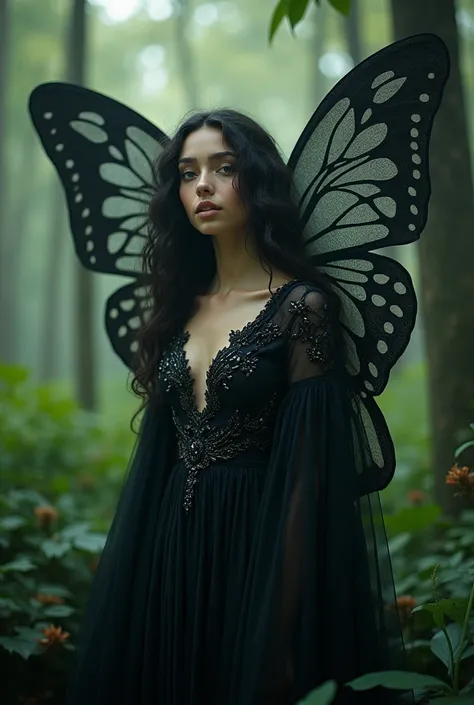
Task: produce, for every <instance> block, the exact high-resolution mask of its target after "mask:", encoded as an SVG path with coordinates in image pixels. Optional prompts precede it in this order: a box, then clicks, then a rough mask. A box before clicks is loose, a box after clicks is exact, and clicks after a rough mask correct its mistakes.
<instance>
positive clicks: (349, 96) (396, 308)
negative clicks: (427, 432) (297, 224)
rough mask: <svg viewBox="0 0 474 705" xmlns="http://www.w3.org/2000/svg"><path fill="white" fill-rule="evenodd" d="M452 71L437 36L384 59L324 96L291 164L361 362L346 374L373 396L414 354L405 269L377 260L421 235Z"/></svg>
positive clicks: (383, 54) (388, 52) (403, 44)
mask: <svg viewBox="0 0 474 705" xmlns="http://www.w3.org/2000/svg"><path fill="white" fill-rule="evenodd" d="M448 70H449V60H448V54H447V51H446V48H445V46H444V44H443V42H442V41H441V40H440V39H439V38H438V37H436V36H435V35H431V34H423V35H417V36H415V37H409V38H407V39H404V40H402V41H400V42H396V43H395V44H392V45H390V46H389V47H386V48H385V49H382V50H381V51H379V52H377V53H376V54H374V55H373V56H371V57H369V58H368V59H366V60H365V61H364V62H362V63H361V64H359V65H358V66H357V67H356V68H354V69H353V70H352V71H351V72H350V73H349V74H347V75H346V76H345V77H344V78H343V79H342V80H341V81H340V82H339V83H338V84H337V85H336V86H335V87H334V88H333V90H332V91H331V92H330V93H329V94H328V95H327V96H326V98H325V99H324V100H323V101H322V103H321V105H320V106H319V107H318V109H317V110H316V112H315V113H314V115H313V116H312V118H311V119H310V121H309V123H308V125H307V127H306V128H305V130H304V132H303V134H302V135H301V137H300V139H299V140H298V143H297V144H296V146H295V149H294V151H293V153H292V155H291V157H290V161H289V165H290V167H291V168H292V170H293V173H294V182H295V190H296V196H297V198H298V202H299V204H300V211H301V215H302V219H303V224H304V228H305V230H304V234H305V239H306V244H307V251H308V252H309V253H310V255H311V257H312V259H313V261H314V263H315V265H316V266H318V267H321V268H322V269H324V271H326V272H327V273H329V274H330V277H331V281H332V284H333V286H334V288H335V289H336V290H337V293H339V294H340V295H341V301H342V323H343V325H344V329H345V332H346V336H347V338H350V342H349V345H350V347H351V348H352V350H354V349H355V350H356V353H357V355H356V356H355V355H354V354H353V355H352V360H353V361H354V359H355V357H357V364H356V365H354V364H351V365H350V369H349V371H350V373H351V374H352V375H353V376H355V377H356V380H355V381H356V382H357V383H358V385H359V387H360V388H362V389H364V388H365V389H366V390H368V391H369V392H370V393H372V394H380V392H381V391H382V390H383V388H384V387H385V384H386V382H387V380H388V376H389V373H390V369H391V367H393V364H394V363H395V361H396V360H397V358H398V357H399V356H400V354H401V353H402V352H403V350H404V349H405V348H406V345H407V344H408V341H409V338H410V334H411V331H412V329H413V326H414V322H415V313H416V301H415V294H414V291H413V287H412V285H411V281H410V277H409V274H408V273H407V272H406V271H405V269H404V268H403V267H402V266H401V265H400V264H398V263H396V262H393V261H392V260H390V259H389V258H383V257H378V256H377V255H375V254H374V253H372V252H371V251H372V250H374V249H380V248H383V247H387V246H392V245H400V244H406V243H409V242H412V241H414V240H416V239H417V238H418V237H419V236H420V233H421V232H422V230H423V228H424V226H425V223H426V219H427V213H428V201H429V196H430V179H429V168H428V148H429V140H430V135H431V129H432V124H433V119H434V116H435V113H436V111H437V109H438V106H439V104H440V101H441V96H442V91H443V88H444V85H445V83H446V80H447V76H448ZM351 277H352V282H351V281H348V279H349V280H350V279H351ZM391 326H393V327H394V329H393V332H392V333H390V334H389V333H388V332H387V328H391ZM380 341H384V342H383V343H381V342H380ZM385 345H388V348H389V349H388V350H387V351H385V352H383V350H385Z"/></svg>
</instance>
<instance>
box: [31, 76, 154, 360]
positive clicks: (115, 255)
mask: <svg viewBox="0 0 474 705" xmlns="http://www.w3.org/2000/svg"><path fill="white" fill-rule="evenodd" d="M29 110H30V115H31V119H32V121H33V125H34V127H35V129H36V131H37V133H38V135H39V137H40V139H41V142H42V145H43V147H44V149H45V151H46V154H47V155H48V157H49V158H50V160H51V161H52V163H53V165H54V167H55V168H56V170H57V172H58V175H59V178H60V180H61V183H62V186H63V188H64V191H65V194H66V200H67V207H68V212H69V220H70V225H71V230H72V234H73V239H74V246H75V249H76V252H77V255H78V257H79V259H80V261H81V263H82V264H83V265H84V267H86V268H87V269H91V270H93V271H96V272H101V273H108V274H120V275H123V276H130V277H133V278H135V279H137V278H138V276H139V255H140V253H141V251H142V249H143V246H144V244H145V240H146V234H147V231H146V227H147V226H146V222H147V218H146V211H147V206H148V203H149V200H150V198H151V196H152V194H153V191H154V181H155V176H154V170H153V164H154V162H155V160H156V158H157V157H158V156H159V154H160V153H161V151H162V149H163V147H164V145H165V144H166V143H167V141H168V137H167V136H166V135H165V134H164V133H163V132H161V130H159V129H158V128H157V127H155V126H154V125H152V124H151V123H150V122H148V120H146V119H145V118H143V117H142V116H141V115H139V114H138V113H136V112H134V111H133V110H131V109H130V108H128V107H126V106H125V105H123V104H121V103H119V102H117V101H115V100H113V99H111V98H108V97H106V96H104V95H101V94H100V93H97V92H95V91H91V90H88V89H86V88H82V87H80V86H75V85H72V84H67V83H46V84H42V85H40V86H38V87H36V88H35V89H34V90H33V92H32V94H31V96H30V101H29ZM142 285H143V282H142ZM148 303H149V302H147V296H146V294H145V292H144V291H143V289H142V286H141V285H139V283H138V281H137V282H135V283H134V284H130V285H128V286H125V287H122V288H121V289H118V290H117V291H116V292H115V293H114V294H113V295H112V296H111V298H110V299H109V302H108V304H107V310H106V328H107V332H108V334H109V337H110V340H111V343H112V346H113V348H114V350H115V351H116V352H118V354H119V355H120V357H121V358H122V360H124V362H125V363H126V364H127V365H128V366H130V364H131V354H132V350H131V349H130V346H131V345H132V342H133V340H134V336H135V333H134V331H135V330H136V327H137V316H138V315H139V314H140V312H141V310H142V309H143V308H145V309H146V307H147V305H148ZM114 316H115V317H114Z"/></svg>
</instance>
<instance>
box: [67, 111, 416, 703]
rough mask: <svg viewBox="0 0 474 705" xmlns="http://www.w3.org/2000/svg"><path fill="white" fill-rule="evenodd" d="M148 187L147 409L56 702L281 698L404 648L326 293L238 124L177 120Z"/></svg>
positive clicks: (275, 163)
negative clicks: (65, 692) (64, 690)
mask: <svg viewBox="0 0 474 705" xmlns="http://www.w3.org/2000/svg"><path fill="white" fill-rule="evenodd" d="M157 176H158V183H159V184H160V185H159V187H158V188H157V191H156V193H155V195H154V198H153V200H152V202H151V206H150V210H149V222H150V228H149V240H148V243H147V246H146V248H145V252H144V267H145V270H146V271H147V272H148V273H150V274H151V276H152V295H153V304H154V308H153V310H152V312H151V317H150V319H149V321H148V324H147V325H146V327H144V329H143V330H142V331H141V333H140V349H139V365H138V369H137V372H136V376H135V379H134V382H133V387H134V389H135V391H137V392H138V393H139V394H141V396H142V397H143V399H144V403H145V406H146V410H145V415H144V418H143V421H142V425H141V430H140V435H139V439H138V442H137V445H136V449H135V452H134V456H133V459H132V462H131V467H130V471H129V474H128V478H127V481H126V484H125V487H124V490H123V492H122V495H121V498H120V501H119V504H118V508H117V512H116V516H115V518H114V521H113V525H112V528H111V531H110V534H109V537H108V541H107V545H106V547H105V550H104V553H103V556H102V558H101V561H100V565H99V568H98V571H97V575H96V578H95V581H94V585H93V589H92V594H91V598H90V602H89V606H88V611H87V616H86V620H85V623H84V627H83V632H82V634H81V638H80V647H79V650H78V658H77V665H76V670H75V676H74V678H73V679H72V682H71V687H70V694H69V700H68V702H69V704H70V705H75V704H76V703H77V704H78V705H79V703H81V705H83V704H84V703H87V705H99V704H100V705H112V704H113V705H119V704H120V705H122V704H123V705H125V704H126V705H158V704H159V705H257V704H259V705H260V704H262V703H272V704H273V705H277V704H281V705H283V704H284V705H290V703H295V702H297V701H298V700H299V699H300V698H302V697H303V696H304V695H305V694H306V693H307V692H309V691H310V690H311V689H312V688H314V687H315V686H317V685H318V684H320V683H321V682H324V681H325V680H327V679H330V678H334V679H336V680H337V681H338V682H339V683H340V684H344V683H345V682H347V681H348V680H350V679H351V678H353V677H355V676H357V675H359V674H361V673H366V672H371V671H375V670H380V669H384V668H387V667H389V666H391V665H394V660H393V658H395V657H396V655H397V654H398V655H401V653H402V646H401V640H400V636H399V632H398V629H397V626H398V625H397V618H396V614H395V612H393V611H390V605H391V604H393V602H394V597H393V590H392V582H391V574H390V566H389V562H388V561H387V556H386V555H385V562H384V557H383V555H382V554H381V553H380V546H381V545H384V544H383V542H382V543H379V544H377V541H376V538H377V537H376V535H375V532H376V527H377V526H378V529H377V530H378V532H379V538H380V534H381V535H382V539H383V524H382V523H381V522H380V515H378V516H376V515H377V511H378V509H377V508H378V500H377V498H376V497H374V496H372V497H370V498H368V497H365V498H362V499H360V498H358V491H357V475H358V473H360V472H363V470H364V447H365V439H364V437H363V431H362V424H361V421H360V418H359V416H358V414H357V411H356V409H357V405H354V403H353V402H354V400H355V393H354V392H353V391H352V388H351V384H350V381H349V378H348V375H347V373H346V372H345V369H344V355H345V352H344V347H343V343H342V336H341V334H340V330H339V326H338V300H337V298H336V297H335V296H334V295H333V294H332V292H331V289H330V288H329V287H328V286H327V284H326V282H325V280H324V278H323V277H322V275H320V274H318V273H317V271H316V270H315V268H314V266H312V264H311V262H310V261H309V259H307V258H306V256H305V254H304V248H303V240H302V227H301V224H300V222H299V218H298V212H297V209H296V207H295V206H294V205H293V201H292V195H291V184H292V180H291V174H290V171H289V169H288V168H287V166H286V165H285V164H284V162H283V161H282V159H281V157H280V155H279V153H278V150H277V148H276V146H275V144H274V141H273V140H272V139H271V138H270V136H269V135H268V134H267V133H266V132H265V131H264V130H263V129H262V128H261V127H260V126H258V125H257V124H256V123H255V122H254V121H253V120H251V119H250V118H248V117H245V116H244V115H241V114H239V113H237V112H234V111H231V110H217V111H211V112H206V113H199V114H196V115H193V116H191V117H190V118H188V119H187V120H185V121H184V123H183V124H182V125H181V126H180V127H179V129H178V131H177V132H176V134H175V136H174V138H173V139H172V140H171V141H170V142H169V144H168V145H167V146H166V147H165V149H164V152H163V154H162V155H161V158H160V160H159V163H158V165H157ZM387 590H388V592H387ZM390 620H393V622H394V623H393V624H390ZM387 697H388V695H387V693H386V692H385V691H384V692H383V693H378V694H377V696H376V702H377V703H378V704H380V705H382V703H384V702H388V701H387V700H386V698H387ZM353 701H356V699H355V695H354V694H353V693H352V691H350V690H349V689H347V688H346V689H343V690H342V691H341V692H340V694H339V699H338V701H337V702H338V703H346V702H347V703H348V702H353ZM357 702H359V701H357ZM362 702H364V703H367V702H369V700H368V696H367V694H366V693H365V694H363V696H362Z"/></svg>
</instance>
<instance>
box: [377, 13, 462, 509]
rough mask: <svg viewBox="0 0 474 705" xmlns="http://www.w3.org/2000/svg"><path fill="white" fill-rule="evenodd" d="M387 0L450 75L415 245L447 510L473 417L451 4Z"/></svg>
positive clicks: (398, 21)
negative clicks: (429, 40)
mask: <svg viewBox="0 0 474 705" xmlns="http://www.w3.org/2000/svg"><path fill="white" fill-rule="evenodd" d="M391 2H392V13H393V23H394V30H395V36H396V38H402V37H405V36H407V35H410V34H416V33H418V32H433V33H434V34H437V35H439V36H440V37H441V38H442V39H443V40H444V42H445V43H446V45H447V47H448V50H449V53H450V56H451V74H450V79H449V81H448V84H447V86H446V89H445V93H444V99H443V102H442V104H441V108H440V110H439V113H438V115H437V117H436V121H435V125H434V132H433V142H432V150H431V154H430V164H431V175H432V182H433V197H432V200H431V204H430V215H429V222H428V224H427V227H426V230H425V232H424V233H423V236H422V238H421V239H420V243H419V248H418V251H419V263H420V277H421V305H422V311H423V317H424V324H425V337H426V354H427V357H428V378H429V394H430V415H431V428H432V435H433V443H432V448H433V467H434V470H435V494H436V498H437V500H438V501H439V502H440V503H441V505H442V506H443V508H444V510H445V511H446V512H448V513H456V512H457V511H459V509H460V508H461V503H460V501H459V499H453V493H452V492H451V491H447V489H449V488H446V485H445V480H444V478H445V476H446V472H447V469H448V468H449V466H450V465H451V462H452V458H453V448H454V446H455V445H456V444H457V442H458V441H460V440H461V436H460V434H461V433H462V431H463V429H466V428H467V426H468V423H469V422H472V421H473V420H474V370H473V364H472V359H473V357H472V351H473V350H474V325H473V323H472V317H473V312H472V302H473V301H474V277H473V273H472V263H473V262H474V238H473V237H472V224H473V222H474V198H473V178H472V171H471V164H470V158H469V142H468V129H467V117H466V106H465V101H464V94H463V86H462V78H461V69H460V63H459V38H458V29H457V25H456V15H455V10H456V7H455V2H454V0H438V1H437V2H436V3H433V2H432V1H431V0H416V2H413V0H391ZM471 457H472V456H471Z"/></svg>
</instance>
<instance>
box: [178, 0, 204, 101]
mask: <svg viewBox="0 0 474 705" xmlns="http://www.w3.org/2000/svg"><path fill="white" fill-rule="evenodd" d="M173 10H174V15H175V21H174V28H175V34H176V50H177V54H178V55H177V59H178V66H179V69H180V73H181V81H182V84H183V89H184V95H185V101H186V107H187V109H190V108H191V109H196V108H197V107H198V105H199V100H198V91H197V84H196V75H195V70H194V61H193V57H192V51H191V46H190V42H189V36H188V32H187V29H188V21H189V0H174V2H173Z"/></svg>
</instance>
